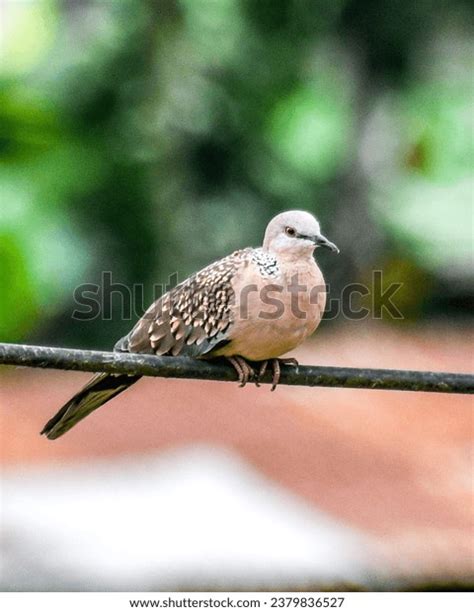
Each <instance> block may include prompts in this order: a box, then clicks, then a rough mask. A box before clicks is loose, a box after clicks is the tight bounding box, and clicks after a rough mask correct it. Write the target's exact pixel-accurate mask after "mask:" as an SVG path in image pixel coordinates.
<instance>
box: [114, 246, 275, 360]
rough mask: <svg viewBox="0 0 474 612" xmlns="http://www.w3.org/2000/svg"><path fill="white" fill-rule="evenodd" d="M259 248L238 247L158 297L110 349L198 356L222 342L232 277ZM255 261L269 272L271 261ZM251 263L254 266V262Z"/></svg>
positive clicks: (232, 298) (230, 302)
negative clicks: (238, 248) (128, 331)
mask: <svg viewBox="0 0 474 612" xmlns="http://www.w3.org/2000/svg"><path fill="white" fill-rule="evenodd" d="M259 250H260V249H252V248H248V249H242V250H239V251H235V252H234V253H232V254H231V255H228V256H227V257H224V258H223V259H220V260H219V261H216V262H215V263H212V264H210V265H209V266H207V267H206V268H204V269H203V270H200V271H199V272H196V273H195V274H193V275H192V276H190V277H189V278H188V279H186V280H185V281H184V282H182V283H180V284H179V285H177V286H176V287H174V288H173V289H171V291H169V292H168V293H166V294H164V295H163V296H162V297H161V298H159V299H158V300H157V301H156V302H154V303H153V304H152V305H151V306H150V308H149V309H148V310H147V311H146V313H145V314H144V315H143V317H142V318H141V319H140V320H139V321H138V323H137V324H136V325H135V327H134V328H133V329H132V331H131V332H130V333H129V334H128V335H127V336H125V337H124V338H122V339H121V340H120V341H119V342H118V343H117V344H116V346H115V348H116V350H122V351H129V352H133V353H135V352H139V353H154V354H156V355H188V356H191V357H202V356H204V355H206V354H208V353H209V352H211V351H212V350H213V349H215V348H216V346H217V345H219V344H222V343H225V342H226V339H227V335H228V332H229V330H230V328H231V326H232V323H233V319H232V306H233V305H234V304H235V295H234V289H233V286H232V279H233V278H234V277H235V275H236V273H237V272H238V270H239V269H242V268H244V267H245V266H248V265H249V263H250V262H251V261H254V262H255V253H256V251H259ZM267 259H268V261H263V260H262V259H261V258H260V259H259V261H258V264H257V265H258V267H259V270H260V272H262V270H263V269H264V267H265V265H267V268H268V270H269V274H272V273H273V272H272V271H273V270H274V268H275V260H274V259H273V258H267ZM255 263H257V262H255Z"/></svg>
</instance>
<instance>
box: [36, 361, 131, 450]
mask: <svg viewBox="0 0 474 612" xmlns="http://www.w3.org/2000/svg"><path fill="white" fill-rule="evenodd" d="M139 378H141V376H131V375H127V374H104V373H102V374H96V375H95V376H94V377H93V378H92V379H91V380H90V381H89V382H88V383H87V385H86V386H85V387H83V388H82V389H81V390H80V391H78V392H77V393H76V395H74V396H73V397H72V398H71V399H70V400H69V401H68V402H67V403H66V404H64V406H63V407H62V408H61V409H60V410H59V411H58V413H57V414H55V415H54V416H53V417H52V418H51V419H50V420H49V421H48V422H47V423H46V425H45V426H44V427H43V430H42V432H41V433H42V434H45V435H46V437H47V438H49V439H50V440H55V439H56V438H59V436H62V435H63V434H65V433H66V432H67V431H69V430H70V429H71V427H74V425H76V424H77V423H79V421H82V419H84V418H85V417H86V416H87V415H89V414H90V413H91V412H93V411H94V410H97V408H100V406H102V404H105V402H108V401H109V400H110V399H112V398H113V397H115V396H116V395H118V394H119V393H122V391H125V389H128V387H130V386H131V385H133V384H134V383H135V382H137V380H138V379H139Z"/></svg>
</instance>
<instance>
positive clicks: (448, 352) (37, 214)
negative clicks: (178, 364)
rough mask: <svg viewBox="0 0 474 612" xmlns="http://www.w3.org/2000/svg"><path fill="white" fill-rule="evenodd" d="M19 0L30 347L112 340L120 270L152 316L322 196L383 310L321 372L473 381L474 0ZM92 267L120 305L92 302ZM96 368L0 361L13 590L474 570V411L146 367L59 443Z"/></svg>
mask: <svg viewBox="0 0 474 612" xmlns="http://www.w3.org/2000/svg"><path fill="white" fill-rule="evenodd" d="M0 7H1V8H0V54H1V55H0V56H1V64H0V340H1V341H3V342H25V343H32V344H33V343H36V344H45V345H56V346H70V347H75V348H80V347H84V348H100V349H107V348H111V347H112V346H113V345H114V343H115V341H116V340H117V339H118V338H119V337H120V336H122V335H124V334H125V333H127V332H128V330H129V329H130V327H131V325H132V324H133V321H134V320H135V318H136V317H135V315H134V313H133V312H128V313H127V312H126V313H125V314H124V312H123V303H122V298H121V296H120V294H114V295H112V296H110V295H109V294H107V291H109V293H110V287H109V288H108V289H107V288H104V287H103V273H104V272H105V271H107V272H110V273H111V274H112V278H113V282H115V283H123V284H125V285H127V286H129V287H132V286H133V285H134V284H142V285H143V286H144V288H145V290H144V294H143V296H142V295H141V293H140V292H137V293H136V294H135V303H134V305H133V306H134V308H132V311H133V310H135V312H136V314H137V316H138V315H139V314H140V313H141V312H143V310H144V308H145V307H146V306H147V305H148V304H149V302H150V301H151V299H152V297H153V286H154V285H155V284H160V283H162V284H165V283H166V282H167V280H168V278H169V276H170V274H172V273H175V272H176V273H177V274H178V276H179V278H181V279H183V278H185V276H186V275H187V274H189V273H191V272H193V271H195V270H197V269H199V268H200V267H202V266H204V265H206V264H207V263H209V262H210V261H212V260H213V259H215V258H218V257H221V256H223V255H225V254H227V253H229V252H231V251H232V250H233V249H236V248H240V247H242V246H248V245H258V244H260V242H261V239H262V235H263V231H264V229H265V226H266V224H267V222H268V220H269V219H270V218H271V217H272V216H273V215H274V214H276V213H278V212H281V211H283V210H287V209H292V208H298V209H305V210H309V211H311V212H313V213H315V214H316V215H317V216H318V218H319V219H320V221H321V225H322V227H323V230H324V233H325V234H326V235H327V236H328V237H329V238H330V239H331V240H333V241H334V242H335V243H336V244H337V245H338V246H339V247H340V249H341V254H340V255H339V257H337V258H336V257H334V256H332V255H331V254H329V253H328V254H326V253H321V255H319V251H318V261H319V263H320V265H321V267H322V268H323V270H324V273H325V277H326V280H327V282H328V283H329V286H330V297H332V298H333V299H336V300H337V299H339V300H340V298H341V293H342V290H343V288H344V286H346V285H347V284H348V283H353V282H356V283H364V284H366V285H367V286H368V287H369V289H371V294H370V295H369V296H368V298H366V300H365V301H364V302H363V305H364V306H366V307H368V308H369V309H371V315H372V316H369V317H368V318H367V319H365V320H363V321H357V320H347V319H346V318H345V317H344V316H343V315H342V314H341V312H338V309H337V308H331V309H329V312H328V313H327V318H326V320H325V321H323V323H322V324H321V327H320V330H319V331H318V333H317V335H316V336H315V338H314V340H312V341H310V342H307V343H306V345H305V346H304V347H302V348H301V349H300V350H299V351H298V352H297V353H296V356H297V357H298V358H299V359H300V361H301V362H303V363H314V364H331V365H346V366H360V367H362V366H367V367H393V368H413V369H427V370H452V371H469V370H471V369H472V365H473V357H474V354H473V350H472V346H473V345H472V293H473V289H472V287H473V284H472V264H473V244H472V236H473V234H472V230H473V227H472V204H473V195H474V190H473V174H472V166H473V161H474V154H473V149H474V147H473V142H474V133H473V117H474V113H473V107H472V100H473V72H472V70H473V67H474V66H473V57H474V44H473V36H472V35H473V28H472V16H473V12H474V11H473V10H472V3H470V2H468V0H437V1H435V0H418V1H417V2H412V1H409V0H258V1H256V0H212V1H211V0H134V1H132V0H120V1H118V0H117V1H113V0H108V1H103V0H62V1H58V0H57V1H53V0H3V1H2V2H0ZM374 270H382V271H383V284H384V286H388V285H389V284H390V283H392V282H396V283H402V287H401V289H400V290H399V291H398V292H397V293H396V295H395V297H394V298H393V302H394V303H395V304H396V306H397V308H398V309H399V310H400V312H401V313H402V315H403V319H393V318H392V317H390V316H389V313H387V311H386V310H385V311H384V312H383V315H384V316H383V317H382V318H381V319H380V318H377V320H374V316H373V315H374V313H375V312H376V311H377V306H378V304H377V300H378V298H377V295H376V294H374V292H373V291H372V278H373V271H374ZM85 283H96V284H98V285H100V286H101V289H102V290H103V292H104V293H105V296H104V298H105V299H106V300H108V299H109V298H110V302H111V304H112V309H111V313H110V315H111V316H109V317H107V320H104V317H97V318H96V319H94V320H78V319H77V318H76V319H73V318H72V313H73V312H74V310H75V308H76V307H77V305H76V304H75V302H74V298H73V296H74V290H75V288H76V287H78V286H80V285H83V284H85ZM87 378H88V376H87V375H86V374H81V373H66V372H56V371H49V372H47V371H44V372H41V371H40V370H27V369H23V370H22V369H14V368H5V367H4V368H2V369H1V371H0V402H1V416H0V418H1V424H2V427H1V432H0V436H1V442H2V446H1V455H2V486H1V502H0V503H1V505H0V511H1V514H0V557H1V560H2V566H3V567H2V573H1V574H0V588H2V589H3V590H64V589H78V590H80V589H94V590H101V589H102V590H107V589H113V590H120V589H136V590H149V589H151V590H153V589H155V590H160V589H170V590H175V589H186V588H188V589H190V588H191V589H201V588H202V589H209V590H212V589H231V590H240V589H244V590H246V589H248V590H253V589H274V590H277V589H287V590H292V589H301V590H305V589H322V588H334V587H337V588H361V589H364V588H367V589H405V588H433V586H435V587H436V588H468V586H469V584H471V585H472V578H471V577H472V575H473V574H472V572H473V570H474V530H473V513H474V498H473V494H472V484H473V482H472V474H473V472H472V468H473V457H474V455H473V448H472V435H473V420H472V402H471V401H470V400H469V398H467V397H461V396H454V395H453V396H450V395H446V396H440V395H435V394H421V393H419V394H415V393H399V392H398V393H397V392H387V391H359V390H343V389H312V390H311V389H304V388H298V389H297V388H293V389H290V388H283V387H282V388H279V389H278V390H277V391H276V392H275V393H274V394H271V395H270V393H268V389H267V388H262V389H255V388H246V389H244V390H240V389H237V388H236V386H234V385H229V384H225V383H208V382H198V381H172V380H151V379H146V380H142V381H140V382H139V383H138V384H137V385H136V386H134V387H133V388H132V389H131V390H130V391H128V392H127V393H126V394H124V395H122V396H120V397H119V398H117V399H116V400H114V401H113V402H112V403H110V404H108V405H107V406H106V407H105V408H103V409H101V410H100V411H98V412H97V413H95V414H94V415H93V416H91V417H90V418H89V419H87V420H86V421H85V422H84V423H83V424H81V425H80V426H79V427H78V428H77V429H74V430H73V431H71V432H70V433H69V434H67V436H65V437H64V438H61V439H60V440H58V441H56V442H49V441H47V440H44V439H42V438H40V437H39V436H38V435H37V434H38V431H39V430H40V429H41V427H42V425H43V422H44V421H45V420H46V419H47V418H48V417H49V416H51V415H52V413H53V412H54V411H55V410H56V409H57V408H58V407H59V406H60V405H61V404H62V403H64V402H65V401H66V400H67V399H68V398H69V396H70V395H71V394H72V393H74V392H75V391H76V390H77V388H78V387H80V386H81V384H82V383H83V382H84V381H86V380H87ZM190 398H191V399H190Z"/></svg>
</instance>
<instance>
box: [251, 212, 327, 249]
mask: <svg viewBox="0 0 474 612" xmlns="http://www.w3.org/2000/svg"><path fill="white" fill-rule="evenodd" d="M317 247H325V248H327V249H330V250H331V251H333V252H334V253H339V249H338V248H337V246H336V245H335V244H334V243H332V242H330V241H329V240H328V239H327V238H326V237H325V236H323V235H322V234H321V228H320V226H319V222H318V220H317V219H316V218H315V217H313V215H311V214H310V213H309V212H306V211H304V210H289V211H287V212H284V213H280V214H279V215H277V216H276V217H274V218H273V219H272V220H271V221H270V223H269V224H268V225H267V229H266V231H265V238H264V240H263V249H264V250H265V251H268V252H270V253H273V254H275V255H279V256H285V257H289V258H291V259H300V258H304V257H310V256H311V255H312V254H313V251H314V249H316V248H317Z"/></svg>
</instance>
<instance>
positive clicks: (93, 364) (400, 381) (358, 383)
mask: <svg viewBox="0 0 474 612" xmlns="http://www.w3.org/2000/svg"><path fill="white" fill-rule="evenodd" d="M0 364H4V365H13V366H28V367H34V368H53V369H59V370H80V371H83V372H110V373H116V374H118V373H122V374H140V375H142V376H159V377H163V378H192V379H201V380H218V381H235V380H236V372H235V370H234V369H233V368H232V366H230V365H229V364H228V363H226V362H225V361H220V360H219V361H217V360H216V361H204V360H197V359H190V358H188V357H156V356H153V355H141V354H137V353H135V354H131V353H118V352H103V351H84V350H78V349H69V348H55V347H46V346H30V345H26V344H3V343H0ZM261 382H262V383H270V382H271V375H270V373H268V374H267V375H266V376H265V377H264V378H263V380H262V381H261ZM280 384H282V385H302V386H307V387H345V388H351V389H386V390H397V391H425V392H426V391H428V392H435V393H474V375H472V374H458V373H451V372H420V371H412V370H381V369H368V368H340V367H328V366H311V365H310V366H303V365H300V366H297V367H295V366H283V367H282V373H281V379H280Z"/></svg>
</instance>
